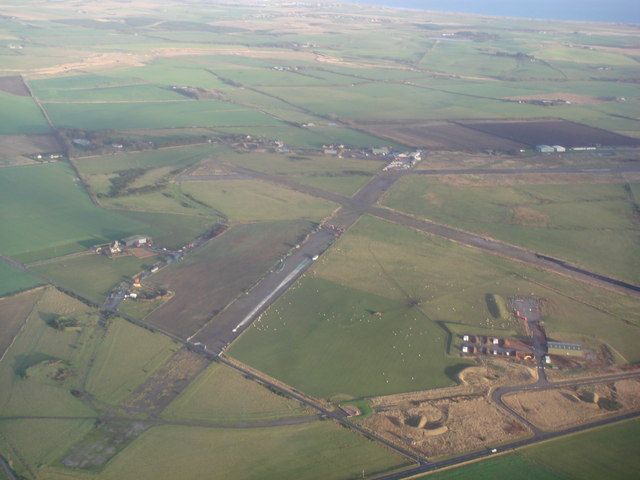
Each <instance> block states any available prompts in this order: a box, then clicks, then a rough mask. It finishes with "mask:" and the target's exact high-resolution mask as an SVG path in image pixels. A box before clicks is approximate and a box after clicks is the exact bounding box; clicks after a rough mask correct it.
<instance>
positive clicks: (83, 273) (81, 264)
mask: <svg viewBox="0 0 640 480" xmlns="http://www.w3.org/2000/svg"><path fill="white" fill-rule="evenodd" d="M155 260H156V257H150V258H144V259H142V258H137V257H135V256H133V255H124V256H117V257H108V256H106V255H97V254H95V253H93V252H91V253H87V254H81V255H79V256H71V257H66V258H62V259H60V260H56V261H53V262H52V261H48V262H46V263H44V264H42V265H38V266H35V267H33V268H32V269H33V270H34V271H35V272H37V273H39V274H41V275H43V276H44V277H45V278H47V279H49V280H50V281H52V282H54V283H55V284H56V285H59V286H61V287H63V288H65V289H68V290H71V291H72V292H74V293H76V294H78V295H80V296H81V297H83V298H87V299H89V300H91V301H92V302H95V303H97V304H102V303H103V302H104V301H105V299H106V298H107V296H108V295H109V292H111V290H113V289H114V288H115V287H117V286H118V284H120V283H121V282H130V281H131V279H132V278H133V276H134V275H136V274H138V273H140V272H141V271H142V270H144V269H145V268H146V267H150V266H151V265H153V263H154V262H155Z"/></svg>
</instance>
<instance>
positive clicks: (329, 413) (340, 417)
mask: <svg viewBox="0 0 640 480" xmlns="http://www.w3.org/2000/svg"><path fill="white" fill-rule="evenodd" d="M218 361H219V362H220V363H223V364H225V365H227V366H229V367H231V368H233V369H234V370H236V371H238V372H240V373H241V374H242V375H243V376H245V377H246V378H248V379H250V380H253V381H255V382H258V383H260V384H262V385H265V386H267V387H269V388H270V389H273V390H275V391H277V392H280V393H283V394H284V395H286V396H288V397H291V398H293V399H294V400H297V401H298V402H300V403H302V404H303V405H306V406H307V407H310V408H312V409H314V410H316V411H317V412H319V413H320V415H321V416H322V417H325V418H329V419H332V420H335V421H336V422H338V423H340V424H341V425H343V426H345V427H347V428H349V429H351V430H355V431H356V432H358V433H360V434H361V435H363V436H365V437H366V438H368V439H370V440H373V441H375V442H378V443H380V444H382V445H384V446H386V447H387V448H389V449H391V450H393V451H394V452H396V453H398V454H400V455H402V456H404V457H406V458H408V459H409V460H411V461H413V462H416V463H417V464H419V465H422V466H424V465H428V462H427V461H426V460H425V459H424V458H422V457H420V456H419V455H417V454H416V453H414V452H412V451H410V450H407V449H405V448H402V447H401V446H399V445H396V444H395V443H393V442H390V441H389V440H387V439H386V438H383V437H380V436H378V435H376V434H375V433H373V432H370V431H369V430H366V429H364V428H362V427H361V426H360V425H358V424H356V423H353V422H350V421H349V420H348V418H347V416H346V414H345V413H344V412H342V411H340V410H336V411H333V410H328V409H327V408H325V407H323V406H322V405H320V404H319V403H317V402H313V401H312V400H310V399H309V398H308V397H306V396H304V395H302V394H300V393H298V392H297V391H296V390H294V389H292V388H289V389H286V390H285V389H283V388H282V387H281V386H280V385H277V384H275V383H273V382H270V381H269V380H268V379H266V378H264V377H262V376H258V375H257V374H255V373H254V372H252V371H251V370H248V369H245V368H242V367H241V366H239V365H237V364H236V363H234V362H230V361H229V360H228V359H227V358H225V357H224V356H220V357H218Z"/></svg>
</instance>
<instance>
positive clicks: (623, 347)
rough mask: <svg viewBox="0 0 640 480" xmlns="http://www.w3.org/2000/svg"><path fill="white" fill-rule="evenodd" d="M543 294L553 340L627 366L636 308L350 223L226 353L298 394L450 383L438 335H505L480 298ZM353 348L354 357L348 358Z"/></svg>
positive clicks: (411, 236) (453, 368)
mask: <svg viewBox="0 0 640 480" xmlns="http://www.w3.org/2000/svg"><path fill="white" fill-rule="evenodd" d="M487 294H498V295H500V296H502V297H504V298H508V297H509V296H512V295H518V294H533V295H535V296H538V297H540V298H544V299H545V300H546V302H547V307H546V309H545V312H544V313H545V317H544V320H545V328H546V330H547V333H548V334H549V335H550V336H551V337H552V338H553V337H560V338H561V337H563V336H565V335H573V336H576V335H578V336H579V335H582V336H583V337H584V338H585V339H591V340H594V339H599V340H601V341H604V342H607V344H608V345H609V346H610V347H612V348H613V350H614V351H616V352H618V353H619V354H620V355H622V357H624V359H626V361H629V362H635V361H637V359H638V358H639V357H638V349H637V348H636V343H635V342H637V339H638V338H639V337H638V335H639V333H638V325H640V317H638V301H637V300H635V299H633V298H631V297H626V296H621V295H616V294H612V293H609V292H608V291H603V290H599V289H597V288H593V287H588V286H586V285H583V284H576V283H575V282H571V281H570V280H567V279H565V278H563V277H559V276H556V275H552V274H547V273H544V272H540V271H537V270H533V269H530V268H527V267H523V266H522V265H519V264H514V263H511V262H509V261H506V260H504V259H501V258H499V257H493V256H491V255H487V254H484V253H482V252H480V251H477V250H473V249H469V248H466V247H462V246H459V245H456V244H454V243H451V242H447V241H445V240H442V239H439V238H434V237H430V236H428V235H424V234H421V233H418V232H415V231H413V230H410V229H407V228H404V227H401V226H397V225H393V224H390V223H387V222H384V221H381V220H377V219H373V218H369V217H365V218H363V219H361V220H360V221H359V222H358V223H357V224H356V225H355V226H354V227H353V228H352V229H351V230H350V231H349V232H348V233H347V234H346V235H345V236H343V237H342V238H341V239H340V240H339V242H338V243H337V244H336V246H335V247H334V248H333V249H332V250H331V251H330V252H328V253H327V254H326V255H325V256H324V257H323V258H322V259H321V260H319V261H318V262H317V263H316V264H315V267H314V268H313V270H312V271H311V272H310V273H308V274H306V275H305V276H304V277H303V278H302V280H300V281H299V282H298V283H297V284H296V285H295V287H293V288H292V289H290V290H289V291H288V292H287V293H285V294H284V295H283V297H282V298H281V299H280V300H278V301H277V302H276V303H275V304H274V305H273V306H272V307H271V308H270V309H269V310H268V311H267V312H266V313H265V314H264V315H263V316H262V318H261V320H260V321H258V322H256V323H255V324H254V326H253V327H252V328H251V329H249V330H248V331H247V332H245V333H244V334H243V336H241V337H240V338H239V339H238V340H237V341H236V342H235V343H234V344H233V345H232V347H231V349H230V354H231V355H232V356H235V357H236V358H238V359H239V360H241V361H243V362H245V363H248V364H249V365H251V366H253V367H255V368H258V369H260V370H263V371H265V372H267V373H268V374H270V375H271V376H274V377H276V378H278V379H281V380H283V381H284V382H286V383H289V384H291V385H293V386H295V387H297V388H300V389H301V390H302V391H306V392H308V393H311V394H313V395H318V396H322V397H329V398H334V397H335V398H336V399H341V398H343V396H347V397H356V398H357V397H363V396H364V397H366V396H373V395H381V394H390V393H397V392H404V391H414V390H419V389H426V388H434V387H439V386H444V385H449V384H452V383H453V382H454V381H455V378H456V377H455V374H456V372H457V371H458V370H459V364H461V363H462V361H461V359H460V358H458V357H456V356H455V353H453V356H451V357H449V356H448V355H447V353H446V352H447V350H448V349H449V344H448V342H449V338H448V331H449V330H454V331H458V332H460V331H464V330H467V331H468V332H469V331H470V332H475V331H476V330H475V329H478V330H480V331H482V332H483V333H484V332H498V333H502V334H505V335H506V334H510V332H513V331H514V330H517V328H518V326H517V324H516V323H515V322H514V321H510V320H503V319H494V318H493V316H492V315H491V313H490V311H489V310H488V307H487V304H486V301H485V296H486V295H487ZM356 352H357V354H356Z"/></svg>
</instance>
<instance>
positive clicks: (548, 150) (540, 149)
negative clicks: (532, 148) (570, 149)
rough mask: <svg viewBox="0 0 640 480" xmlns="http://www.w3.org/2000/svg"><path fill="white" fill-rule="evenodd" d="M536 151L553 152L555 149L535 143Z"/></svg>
mask: <svg viewBox="0 0 640 480" xmlns="http://www.w3.org/2000/svg"><path fill="white" fill-rule="evenodd" d="M536 151H537V152H540V153H554V152H555V151H556V149H555V148H553V147H551V146H549V145H537V146H536Z"/></svg>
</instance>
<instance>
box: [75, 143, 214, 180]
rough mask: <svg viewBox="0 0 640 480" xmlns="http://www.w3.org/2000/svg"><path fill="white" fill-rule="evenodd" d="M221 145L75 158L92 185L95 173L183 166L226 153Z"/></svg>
mask: <svg viewBox="0 0 640 480" xmlns="http://www.w3.org/2000/svg"><path fill="white" fill-rule="evenodd" d="M225 151H226V150H225V149H224V148H221V147H220V146H218V145H213V146H212V145H208V144H206V145H192V146H188V147H175V148H164V149H159V150H148V151H142V152H131V153H129V152H128V153H122V154H118V155H99V156H96V157H86V158H81V159H78V160H77V161H76V164H77V165H78V169H79V170H80V173H81V174H82V175H83V176H85V177H86V178H87V180H88V181H89V183H90V184H92V185H93V184H94V183H97V180H96V181H95V182H94V181H93V176H96V177H98V178H99V176H100V175H110V174H113V172H116V171H119V170H128V169H132V168H142V169H154V168H161V167H172V168H181V167H182V168H184V167H187V166H189V165H192V164H194V163H197V162H198V161H200V160H202V159H204V158H207V157H210V156H213V157H215V156H217V155H219V154H220V153H222V152H225Z"/></svg>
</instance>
